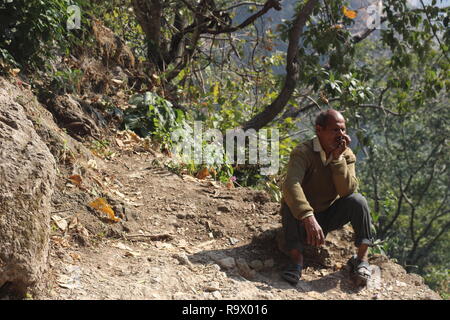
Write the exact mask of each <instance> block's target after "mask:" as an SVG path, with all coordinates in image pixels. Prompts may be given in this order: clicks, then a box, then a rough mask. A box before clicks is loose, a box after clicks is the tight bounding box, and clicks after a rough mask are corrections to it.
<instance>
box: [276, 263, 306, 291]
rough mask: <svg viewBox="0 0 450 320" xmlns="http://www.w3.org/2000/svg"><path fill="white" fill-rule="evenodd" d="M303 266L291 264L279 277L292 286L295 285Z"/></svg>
mask: <svg viewBox="0 0 450 320" xmlns="http://www.w3.org/2000/svg"><path fill="white" fill-rule="evenodd" d="M302 269H303V266H302V265H301V264H297V263H291V264H289V265H288V266H287V268H286V269H285V270H284V271H283V273H282V274H281V277H282V278H283V279H284V280H286V281H287V282H289V283H290V284H292V285H294V286H295V285H297V283H298V282H299V281H300V277H301V276H302Z"/></svg>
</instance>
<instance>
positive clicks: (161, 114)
mask: <svg viewBox="0 0 450 320" xmlns="http://www.w3.org/2000/svg"><path fill="white" fill-rule="evenodd" d="M130 104H131V105H133V106H134V107H131V108H128V109H127V110H125V113H124V121H123V127H124V129H129V130H132V131H134V132H136V133H137V134H138V135H140V136H141V137H147V136H150V137H152V138H153V139H155V140H156V141H157V142H159V143H160V144H161V145H162V147H163V148H166V149H167V148H169V147H170V146H171V145H172V141H171V137H170V133H171V132H172V131H173V130H175V129H177V128H179V127H181V126H182V124H183V122H184V119H185V116H184V113H183V112H182V111H181V110H179V109H175V108H173V105H172V103H171V102H170V101H168V100H166V99H164V98H161V97H160V96H158V95H157V94H156V93H153V92H146V93H145V94H144V95H135V96H134V97H132V98H131V100H130Z"/></svg>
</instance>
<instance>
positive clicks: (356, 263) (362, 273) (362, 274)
mask: <svg viewBox="0 0 450 320" xmlns="http://www.w3.org/2000/svg"><path fill="white" fill-rule="evenodd" d="M347 265H348V266H349V267H350V272H351V273H352V275H353V277H355V280H356V281H357V283H358V284H359V285H364V286H365V285H366V284H367V281H368V280H369V279H370V276H371V275H372V269H371V267H370V264H369V263H368V262H367V261H363V260H360V259H358V258H357V256H356V255H354V256H353V257H351V258H350V259H349V260H348V262H347Z"/></svg>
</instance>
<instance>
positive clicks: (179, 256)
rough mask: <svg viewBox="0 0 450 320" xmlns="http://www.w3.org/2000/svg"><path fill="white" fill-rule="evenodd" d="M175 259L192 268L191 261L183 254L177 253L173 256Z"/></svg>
mask: <svg viewBox="0 0 450 320" xmlns="http://www.w3.org/2000/svg"><path fill="white" fill-rule="evenodd" d="M172 257H173V258H175V259H177V260H178V262H179V263H180V264H182V265H187V266H191V265H192V263H191V262H190V261H189V259H188V257H187V256H186V255H185V254H183V253H175V254H173V255H172Z"/></svg>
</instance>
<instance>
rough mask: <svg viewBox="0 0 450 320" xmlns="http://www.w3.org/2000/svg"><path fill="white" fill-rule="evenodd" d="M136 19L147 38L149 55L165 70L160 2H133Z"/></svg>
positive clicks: (152, 0) (140, 0) (158, 0)
mask: <svg viewBox="0 0 450 320" xmlns="http://www.w3.org/2000/svg"><path fill="white" fill-rule="evenodd" d="M132 4H133V9H134V14H135V15H136V19H137V21H138V22H139V24H140V26H141V27H142V30H143V31H144V33H145V36H146V38H147V46H148V49H147V55H148V58H149V59H150V60H152V61H153V62H154V63H155V64H156V65H157V66H158V68H159V69H161V70H162V69H163V68H164V59H163V55H164V54H163V52H162V50H161V15H162V6H161V2H160V0H133V1H132Z"/></svg>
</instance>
